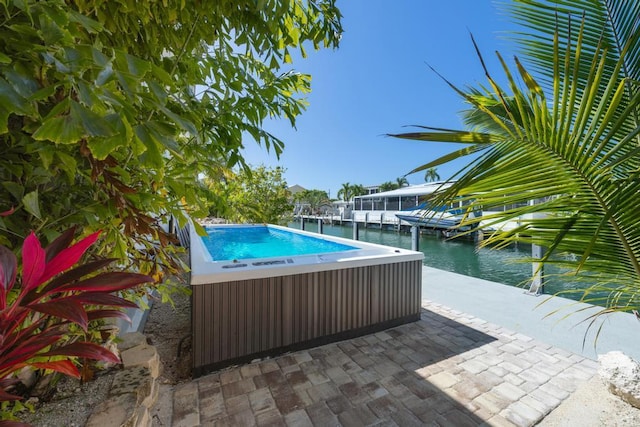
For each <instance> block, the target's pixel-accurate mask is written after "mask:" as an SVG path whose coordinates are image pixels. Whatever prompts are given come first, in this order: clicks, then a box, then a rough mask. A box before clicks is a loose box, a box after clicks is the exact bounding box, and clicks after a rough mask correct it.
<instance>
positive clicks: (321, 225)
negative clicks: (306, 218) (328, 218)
mask: <svg viewBox="0 0 640 427" xmlns="http://www.w3.org/2000/svg"><path fill="white" fill-rule="evenodd" d="M318 234H324V224H323V221H322V218H318Z"/></svg>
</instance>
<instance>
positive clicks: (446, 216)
mask: <svg viewBox="0 0 640 427" xmlns="http://www.w3.org/2000/svg"><path fill="white" fill-rule="evenodd" d="M464 214H465V212H464V209H446V208H436V209H433V208H429V207H427V206H426V204H424V203H423V204H421V205H420V206H417V207H415V208H412V209H407V210H403V211H401V212H400V213H396V217H397V218H398V219H400V220H401V221H405V222H407V223H409V224H410V225H417V226H420V227H428V228H436V229H441V230H453V229H455V230H457V231H466V230H468V229H469V227H460V222H461V221H462V219H463V218H464Z"/></svg>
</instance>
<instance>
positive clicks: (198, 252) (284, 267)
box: [189, 224, 424, 285]
mask: <svg viewBox="0 0 640 427" xmlns="http://www.w3.org/2000/svg"><path fill="white" fill-rule="evenodd" d="M247 226H256V225H239V224H223V225H215V227H216V228H217V227H236V228H237V227H247ZM267 226H268V227H272V228H274V229H278V230H283V231H286V232H291V233H299V234H302V235H305V236H309V237H312V238H316V239H322V240H327V241H330V242H335V243H341V244H343V245H348V246H352V247H353V246H355V247H356V248H357V249H355V250H353V249H352V250H347V251H339V252H329V253H323V254H313V255H294V256H278V257H270V258H253V259H243V260H232V261H228V260H226V261H213V260H212V258H211V255H210V254H209V251H208V249H207V248H206V247H205V245H204V242H203V240H202V238H201V237H200V236H199V235H198V233H197V232H196V229H195V227H194V225H193V224H190V225H189V227H190V230H189V234H190V239H191V244H190V248H191V249H190V250H191V281H190V282H191V285H202V284H208V283H220V282H230V281H235V280H248V279H263V278H268V277H277V276H287V275H293V274H301V273H312V272H316V271H329V270H341V269H345V268H353V267H364V266H371V265H381V264H389V263H393V262H405V261H418V260H422V259H423V258H424V254H423V253H422V252H416V251H411V250H408V249H401V248H394V247H391V246H384V245H377V244H374V243H367V242H362V241H358V240H351V239H344V238H341V237H334V236H327V235H325V234H318V233H310V232H307V231H303V230H296V229H292V228H288V227H282V226H278V225H272V224H268V225H267Z"/></svg>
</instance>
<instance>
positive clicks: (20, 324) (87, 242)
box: [0, 229, 153, 426]
mask: <svg viewBox="0 0 640 427" xmlns="http://www.w3.org/2000/svg"><path fill="white" fill-rule="evenodd" d="M98 235H99V232H98V233H94V234H91V235H90V236H88V237H85V238H84V239H82V240H80V241H79V242H77V243H75V244H72V242H73V236H74V229H70V230H67V231H66V232H64V233H63V234H62V235H60V237H58V238H57V239H56V240H55V241H53V242H52V243H51V244H50V245H49V246H47V247H46V248H44V249H43V248H42V246H41V245H40V242H39V241H38V239H37V238H36V236H35V234H34V233H33V232H32V233H31V234H30V235H29V236H28V237H27V238H26V239H25V241H24V245H23V246H22V270H21V272H18V261H17V258H16V256H15V255H14V254H13V252H11V251H10V250H9V249H7V248H6V247H4V246H2V245H0V402H1V401H6V400H17V399H21V397H20V396H17V395H14V394H11V393H10V392H9V391H7V390H8V389H9V387H11V386H12V385H13V384H15V378H13V374H14V373H15V372H17V371H19V370H20V369H22V368H24V367H25V366H31V367H33V368H36V369H49V370H53V371H57V372H61V373H63V374H66V375H71V376H74V377H76V378H79V377H80V372H79V371H78V368H77V367H76V365H75V364H74V363H73V360H74V358H87V359H94V360H101V361H106V362H111V363H118V362H119V360H118V357H117V356H116V355H115V354H113V353H111V352H110V351H109V350H107V349H105V348H104V347H101V346H100V345H98V344H94V343H91V342H84V341H74V342H72V341H70V340H68V339H67V338H68V334H67V331H68V329H67V328H68V326H69V324H70V323H75V324H77V325H79V326H80V327H81V328H82V329H84V330H85V331H87V327H88V324H89V322H90V321H92V320H95V319H104V318H108V317H120V318H124V319H128V317H127V316H126V315H125V314H124V313H123V312H122V311H120V310H119V309H117V308H118V307H120V308H121V307H133V308H135V307H137V305H136V304H134V303H132V302H130V301H127V300H125V299H123V298H121V297H119V296H116V295H113V294H112V292H116V291H121V290H125V289H129V288H133V287H135V286H138V285H141V284H143V283H148V282H152V281H153V279H152V278H151V277H149V276H145V275H142V274H136V273H124V272H100V273H98V271H99V270H101V269H102V268H103V267H105V266H106V265H108V264H110V263H112V262H113V261H115V260H114V259H106V260H98V261H91V262H87V263H85V264H80V265H77V266H75V267H74V265H76V264H77V263H78V262H79V260H80V258H81V257H82V255H83V254H84V253H85V252H86V251H87V249H88V248H89V247H90V246H91V245H92V244H93V243H94V242H95V241H96V239H97V238H98ZM1 425H3V422H1V421H0V426H1Z"/></svg>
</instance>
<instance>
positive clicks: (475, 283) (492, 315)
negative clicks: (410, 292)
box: [422, 266, 640, 360]
mask: <svg viewBox="0 0 640 427" xmlns="http://www.w3.org/2000/svg"><path fill="white" fill-rule="evenodd" d="M422 298H423V306H424V305H425V304H427V301H430V302H431V303H437V304H439V305H443V306H446V307H449V308H451V309H453V310H456V311H458V312H461V313H467V314H469V315H472V316H474V317H477V318H480V319H483V320H485V321H487V322H490V323H493V324H496V325H500V326H501V327H503V328H506V329H509V330H511V331H514V332H515V333H519V334H522V335H526V336H529V337H531V338H535V339H537V340H539V341H542V342H545V343H547V344H550V345H553V346H554V347H558V348H561V349H563V350H566V351H569V352H571V353H574V354H578V355H581V356H583V357H586V358H589V359H593V360H597V356H598V354H604V353H607V352H609V351H622V352H623V353H625V354H627V355H628V356H631V357H633V358H634V359H635V360H640V343H638V341H637V340H633V339H629V337H630V336H633V335H634V334H635V333H636V332H638V331H640V321H639V320H638V319H637V318H636V317H635V316H634V315H633V314H631V313H613V314H610V315H606V316H603V317H602V318H600V319H598V320H596V321H595V323H594V324H593V325H592V326H591V327H589V325H590V319H589V316H591V315H593V314H595V313H596V312H597V311H598V310H600V309H601V307H597V306H594V305H590V304H585V303H581V302H577V301H574V300H571V299H567V298H562V297H558V296H552V295H547V294H542V295H539V296H535V295H531V294H529V293H527V292H525V289H523V288H519V287H515V286H508V285H503V284H500V283H496V282H491V281H488V280H483V279H478V278H475V277H470V276H464V275H462V274H457V273H452V272H449V271H444V270H439V269H436V268H432V267H427V266H423V267H422ZM600 327H601V328H602V329H601V330H600V333H599V335H598V332H599V328H600Z"/></svg>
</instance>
